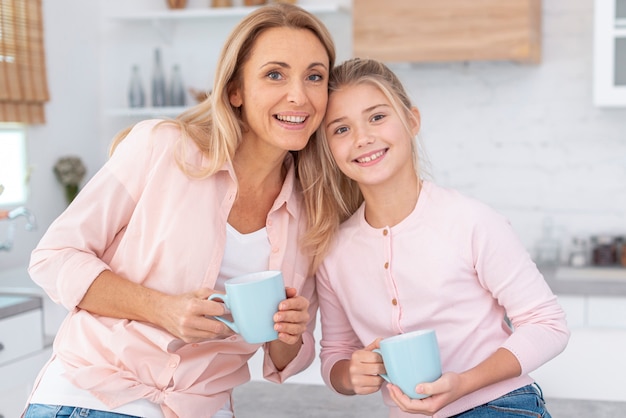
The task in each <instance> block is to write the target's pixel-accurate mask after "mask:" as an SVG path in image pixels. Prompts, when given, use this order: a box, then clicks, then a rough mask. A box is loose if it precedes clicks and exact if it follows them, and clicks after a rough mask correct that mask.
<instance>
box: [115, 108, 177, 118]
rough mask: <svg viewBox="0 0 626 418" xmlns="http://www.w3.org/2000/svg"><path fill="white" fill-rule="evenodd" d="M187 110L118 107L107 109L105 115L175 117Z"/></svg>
mask: <svg viewBox="0 0 626 418" xmlns="http://www.w3.org/2000/svg"><path fill="white" fill-rule="evenodd" d="M187 109H188V107H120V108H114V109H108V110H107V111H106V113H107V115H109V116H127V117H146V116H148V117H159V116H166V117H175V116H178V115H179V114H181V113H182V112H184V111H185V110H187Z"/></svg>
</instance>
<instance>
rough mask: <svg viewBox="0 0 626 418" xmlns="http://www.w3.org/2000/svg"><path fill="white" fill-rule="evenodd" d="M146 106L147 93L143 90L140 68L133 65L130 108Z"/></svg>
mask: <svg viewBox="0 0 626 418" xmlns="http://www.w3.org/2000/svg"><path fill="white" fill-rule="evenodd" d="M145 105H146V93H145V91H144V89H143V83H142V82H141V76H140V75H139V66H137V65H133V68H132V70H131V74H130V84H129V86H128V106H130V107H144V106H145Z"/></svg>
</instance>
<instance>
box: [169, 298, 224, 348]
mask: <svg viewBox="0 0 626 418" xmlns="http://www.w3.org/2000/svg"><path fill="white" fill-rule="evenodd" d="M212 293H215V291H213V290H211V289H207V288H204V289H199V290H196V291H195V292H189V293H183V294H181V295H170V296H167V297H165V298H164V301H163V303H162V305H161V307H160V309H159V312H160V319H159V324H160V325H161V326H162V327H163V328H165V329H166V330H167V331H168V332H169V333H170V334H172V335H173V336H175V337H176V338H179V339H181V340H183V341H184V342H186V343H195V342H201V341H206V340H213V339H223V338H226V337H228V336H231V335H233V334H234V332H233V330H231V329H230V328H228V327H227V326H226V325H225V324H223V323H222V322H220V321H218V320H216V319H213V318H212V317H213V316H217V315H224V313H225V307H224V304H222V303H220V302H214V301H212V300H207V298H208V297H209V295H211V294H212Z"/></svg>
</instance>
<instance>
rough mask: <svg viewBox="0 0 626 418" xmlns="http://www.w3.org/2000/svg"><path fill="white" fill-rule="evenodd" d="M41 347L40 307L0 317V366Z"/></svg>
mask: <svg viewBox="0 0 626 418" xmlns="http://www.w3.org/2000/svg"><path fill="white" fill-rule="evenodd" d="M42 348H43V318H42V312H41V308H40V309H32V310H30V311H27V312H23V313H20V314H17V315H13V316H10V317H8V318H4V319H0V366H2V365H3V364H6V363H9V362H12V361H14V360H16V359H18V358H20V357H23V356H26V355H29V354H32V353H34V352H36V351H37V350H41V349H42Z"/></svg>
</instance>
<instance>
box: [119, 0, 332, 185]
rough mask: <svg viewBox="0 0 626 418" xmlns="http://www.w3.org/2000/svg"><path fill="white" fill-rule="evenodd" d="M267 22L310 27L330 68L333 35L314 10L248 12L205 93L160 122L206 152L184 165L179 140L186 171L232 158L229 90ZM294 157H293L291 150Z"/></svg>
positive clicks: (236, 117) (234, 120) (209, 170)
mask: <svg viewBox="0 0 626 418" xmlns="http://www.w3.org/2000/svg"><path fill="white" fill-rule="evenodd" d="M271 28H292V29H306V30H309V31H311V32H312V33H313V34H314V35H315V36H316V37H317V38H318V39H319V40H320V42H321V43H322V45H323V46H324V48H325V50H326V52H327V54H328V60H329V68H332V67H333V66H334V63H335V45H334V42H333V40H332V36H331V35H330V32H329V31H328V29H327V28H326V26H324V24H323V23H322V22H321V21H320V20H319V19H318V18H317V17H315V16H314V15H313V14H311V13H309V12H307V11H306V10H304V9H302V8H300V7H298V6H294V5H291V4H287V3H274V4H271V5H267V6H264V7H260V8H258V9H256V10H255V11H253V12H251V13H250V14H249V15H247V16H246V17H245V18H244V19H243V20H242V21H241V22H240V23H239V24H238V25H237V26H236V27H235V28H234V29H233V30H232V32H231V33H230V35H229V37H228V38H227V39H226V42H225V44H224V46H223V48H222V51H221V53H220V57H219V59H218V61H217V62H218V63H219V64H218V66H217V69H216V72H215V79H214V82H213V90H212V92H211V94H210V95H209V97H208V98H207V99H206V100H204V101H203V102H202V103H199V104H197V105H196V106H194V107H192V108H190V109H188V110H186V111H185V112H183V113H182V114H181V115H179V116H178V117H177V118H176V119H172V120H167V121H164V122H162V123H173V124H175V125H177V126H178V127H179V128H180V130H181V132H182V138H189V139H191V140H193V141H194V142H195V143H196V144H197V145H198V147H199V148H200V149H201V150H202V151H203V152H204V153H205V154H206V161H207V164H206V165H204V166H203V167H202V168H200V167H188V166H186V164H185V155H184V149H185V147H184V141H181V144H180V146H179V147H178V153H177V155H176V161H177V162H178V164H179V166H180V167H181V169H182V170H183V171H184V172H185V173H187V174H188V175H194V176H197V177H207V176H210V175H212V174H213V173H215V172H216V171H217V170H219V169H220V168H221V167H222V165H223V164H224V163H225V162H226V161H232V158H233V156H234V154H235V151H236V149H237V147H238V146H239V144H240V142H241V139H242V128H243V126H242V123H243V122H242V120H241V115H240V113H239V110H238V109H237V108H234V107H233V106H232V105H231V104H230V100H229V93H231V92H232V91H233V90H234V89H236V88H237V87H238V86H239V85H241V83H242V76H243V75H242V72H243V66H244V64H245V63H246V62H247V60H248V59H249V58H250V55H251V54H252V49H253V47H254V45H255V41H256V40H257V38H258V37H259V35H261V34H262V33H263V32H264V31H266V30H268V29H271ZM303 53H306V51H303ZM157 126H158V125H157ZM129 131H130V128H127V129H125V130H123V131H121V132H120V133H118V134H117V135H116V137H115V138H114V139H113V143H112V145H111V148H110V154H112V153H113V151H114V150H115V147H116V146H117V145H118V144H119V142H120V141H121V140H122V139H123V138H124V137H125V136H126V135H127V134H128V132H129ZM309 142H311V141H309ZM294 157H297V153H296V152H294ZM296 161H297V158H296Z"/></svg>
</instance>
